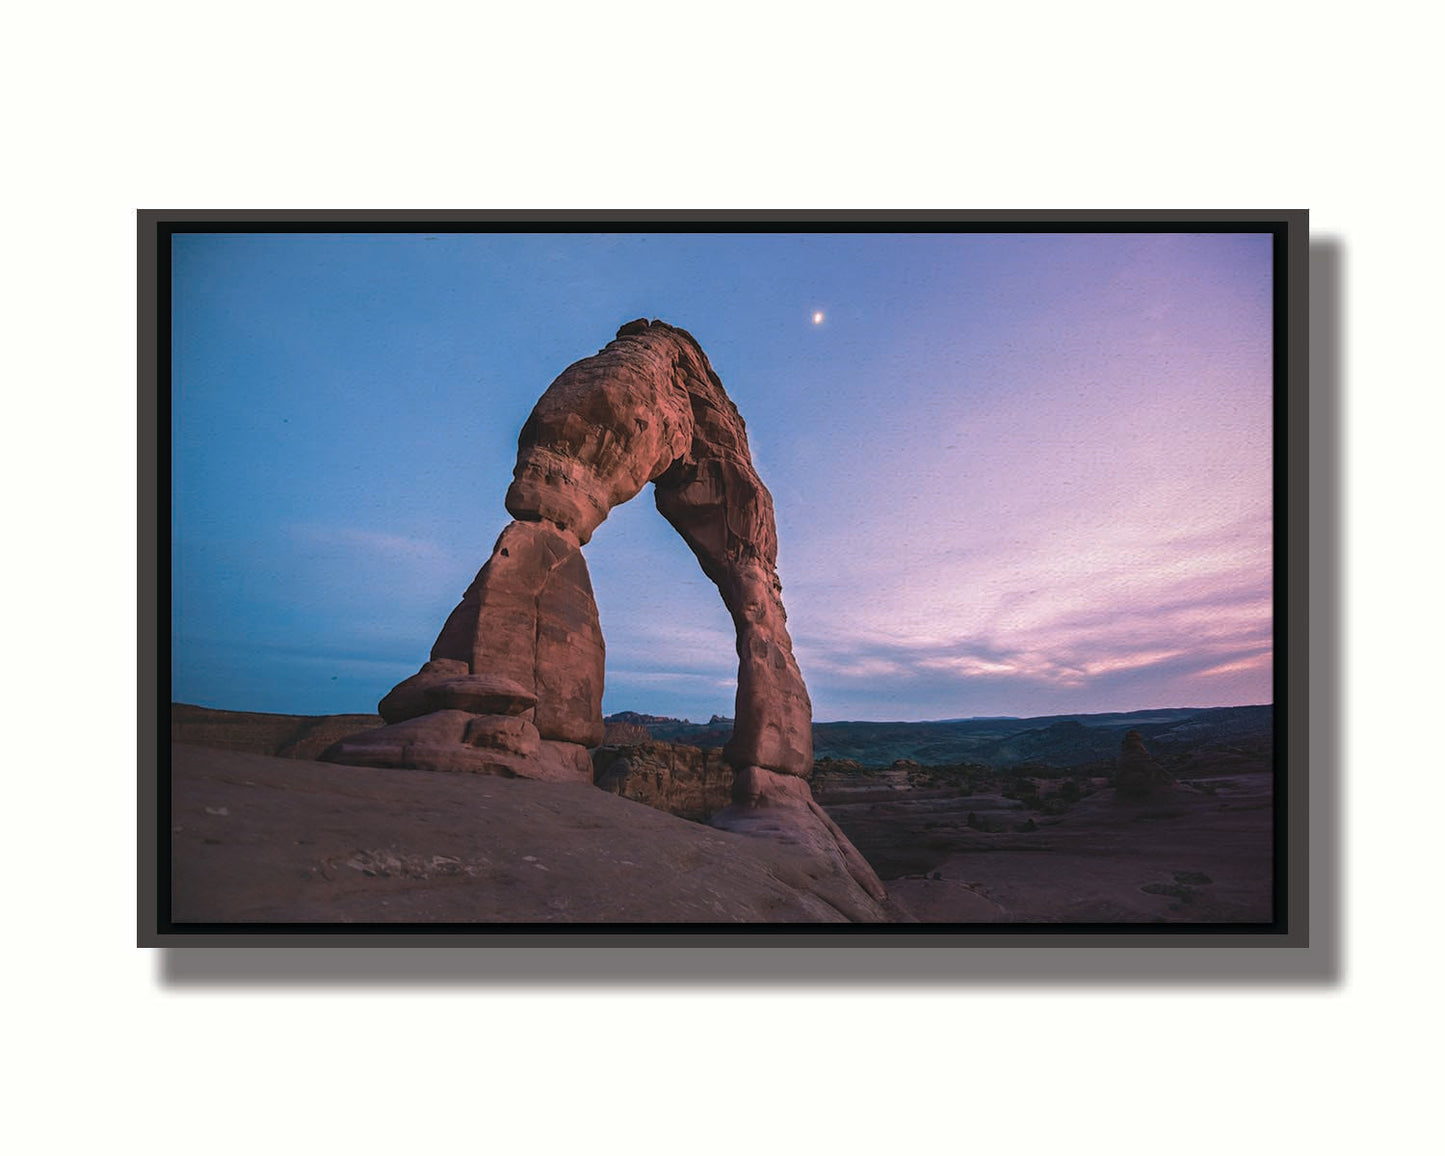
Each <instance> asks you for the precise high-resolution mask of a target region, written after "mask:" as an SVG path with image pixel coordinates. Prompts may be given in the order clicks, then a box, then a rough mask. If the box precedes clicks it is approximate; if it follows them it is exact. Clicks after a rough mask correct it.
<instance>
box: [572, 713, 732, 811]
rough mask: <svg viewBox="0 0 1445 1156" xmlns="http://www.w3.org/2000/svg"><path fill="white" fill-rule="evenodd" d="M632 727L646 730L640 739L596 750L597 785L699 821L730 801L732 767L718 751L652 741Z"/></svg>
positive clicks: (594, 763)
mask: <svg viewBox="0 0 1445 1156" xmlns="http://www.w3.org/2000/svg"><path fill="white" fill-rule="evenodd" d="M614 725H616V724H614ZM609 729H611V728H610V727H609ZM634 729H636V730H639V731H642V734H643V740H642V741H641V742H631V743H626V744H618V745H609V746H603V747H599V748H598V749H597V750H596V751H595V752H593V755H592V765H593V768H594V775H595V781H596V783H597V786H599V787H601V788H602V789H603V790H604V791H609V792H611V793H612V794H614V795H621V796H622V797H623V798H624V799H631V800H633V801H634V802H637V803H646V804H647V805H648V806H649V807H656V808H657V809H658V810H660V811H666V812H668V813H669V814H672V815H677V816H679V817H680V818H683V819H692V820H694V821H697V822H706V821H707V820H708V819H710V818H712V816H713V815H715V814H717V813H718V812H719V811H721V810H722V809H723V808H724V807H726V806H728V804H729V803H731V802H732V788H733V768H732V767H731V766H729V765H728V763H727V761H726V760H725V759H724V758H723V756H722V752H721V751H720V750H713V751H705V750H702V749H701V748H700V747H686V746H674V745H673V744H672V743H659V742H653V741H652V740H651V739H649V738H647V737H646V735H647V732H646V731H643V730H642V728H641V727H636V728H634Z"/></svg>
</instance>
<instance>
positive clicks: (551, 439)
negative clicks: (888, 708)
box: [322, 319, 883, 899]
mask: <svg viewBox="0 0 1445 1156" xmlns="http://www.w3.org/2000/svg"><path fill="white" fill-rule="evenodd" d="M649 482H651V483H652V485H653V496H654V500H655V502H656V504H657V509H658V511H659V512H660V513H661V514H662V516H663V517H664V518H666V519H667V521H668V522H669V523H670V524H671V525H672V526H673V528H674V529H675V530H676V531H677V532H678V534H680V535H681V536H682V538H683V540H684V541H685V542H686V543H687V544H688V546H689V548H690V549H691V550H692V552H693V554H694V555H695V556H696V557H697V560H698V563H699V564H700V565H701V567H702V570H703V573H705V574H706V575H707V576H708V578H710V579H711V580H712V581H713V583H714V584H715V585H716V586H717V588H718V591H719V593H720V594H721V596H722V600H723V604H724V605H725V606H726V607H727V609H728V612H729V614H730V615H731V616H732V620H733V625H734V628H735V630H736V633H737V655H738V680H737V681H738V686H737V697H736V709H735V712H734V713H735V720H734V721H733V723H732V734H731V737H730V738H729V739H728V741H727V745H726V747H725V749H724V752H723V757H724V759H725V760H726V763H727V765H728V766H729V767H731V768H732V769H733V771H734V772H735V776H734V777H735V784H734V790H733V794H732V798H733V802H732V804H731V805H730V806H728V807H725V808H724V809H723V810H722V811H721V812H719V813H718V814H717V815H715V816H714V817H713V819H712V822H713V824H714V825H715V826H719V827H724V828H727V829H731V830H737V831H744V832H748V833H754V834H767V835H770V836H773V837H778V838H784V839H791V840H793V841H795V842H799V843H802V844H804V845H808V846H815V847H816V848H818V849H820V850H822V851H825V852H826V854H827V855H828V856H829V857H830V858H832V859H833V860H834V861H835V863H837V864H838V865H840V866H841V867H843V868H846V870H847V871H848V873H849V874H850V875H851V876H852V877H853V879H854V880H856V882H857V885H858V886H859V887H861V888H862V889H863V890H864V891H866V892H867V893H868V895H870V896H872V897H873V898H875V899H881V898H882V897H883V887H882V884H881V883H880V882H879V881H878V878H877V876H876V875H875V874H874V873H873V871H872V869H871V868H869V867H868V865H867V864H866V863H865V862H863V860H862V857H861V856H859V855H858V853H857V852H856V851H855V850H853V848H852V846H851V844H848V842H847V839H846V837H844V836H843V835H842V833H841V832H840V831H838V830H837V828H836V827H834V826H832V824H831V822H830V821H829V820H827V818H826V816H825V815H823V814H822V812H821V810H820V809H819V808H818V807H817V804H816V803H814V802H813V801H812V796H811V794H810V792H809V790H808V785H807V782H806V777H807V776H808V774H809V772H810V771H811V769H812V766H813V736H812V711H813V708H812V703H811V701H810V699H809V697H808V692H807V688H806V687H805V686H804V684H803V677H802V674H801V673H800V672H799V670H798V664H797V662H796V660H795V659H794V657H793V644H792V639H791V638H790V637H789V635H788V631H787V626H786V621H787V615H786V613H785V612H784V610H783V602H782V583H781V582H780V581H779V579H778V573H777V553H778V540H777V529H776V525H775V522H774V517H773V500H772V496H771V495H770V494H769V493H768V490H767V487H766V486H764V485H763V483H762V480H761V479H760V478H759V477H758V474H757V471H756V470H755V469H754V468H753V463H752V456H751V453H750V452H749V449H748V441H747V433H746V430H745V428H744V425H743V420H742V418H741V416H740V415H739V414H738V411H737V407H736V406H735V405H734V404H733V402H732V401H731V399H730V398H729V397H728V396H727V394H726V392H725V391H724V390H723V386H722V382H721V381H720V380H719V378H718V376H717V374H716V373H715V372H714V371H713V368H712V366H711V365H710V364H709V362H708V359H707V356H706V354H704V353H703V351H702V348H701V346H699V345H698V343H697V341H696V340H695V339H694V338H693V337H692V336H691V335H690V334H689V333H687V332H686V331H685V330H682V329H678V328H675V327H673V326H671V325H668V324H666V323H664V322H661V321H651V322H649V321H647V320H646V319H638V320H636V321H632V322H629V323H628V324H626V325H624V326H622V328H621V329H619V330H618V332H617V337H616V339H615V340H614V341H612V342H611V343H610V344H609V345H607V346H606V347H605V348H604V349H602V350H601V351H600V352H598V353H597V354H596V355H595V356H593V357H588V358H585V359H583V360H582V361H579V362H576V363H575V364H574V365H571V366H569V367H568V368H567V369H566V370H564V371H563V372H562V374H561V376H559V377H558V378H557V379H556V380H555V381H554V382H553V383H552V384H551V385H550V386H549V387H548V388H547V390H546V392H545V393H543V395H542V397H541V398H540V399H539V400H538V402H537V404H536V406H535V407H534V408H533V410H532V414H531V416H530V417H529V418H528V419H527V421H526V424H525V425H524V426H523V427H522V431H521V435H520V436H519V438H518V443H517V464H516V467H515V469H514V470H513V480H512V484H511V487H510V488H509V489H508V490H507V495H506V508H507V510H508V512H509V513H511V515H512V517H513V518H514V519H515V520H514V521H513V522H512V523H511V524H510V525H509V526H507V527H506V528H505V529H504V530H503V531H502V533H501V536H500V537H499V538H498V539H497V541H496V544H495V545H494V546H493V548H492V553H491V556H490V558H489V559H488V560H487V562H486V564H485V565H483V566H482V568H481V570H480V571H478V573H477V576H476V578H475V579H474V580H473V582H472V584H471V585H470V586H469V587H468V589H467V591H466V593H465V594H464V595H463V596H462V600H461V602H460V603H459V604H458V605H457V607H456V609H454V610H453V611H452V613H451V615H450V617H448V618H447V620H446V622H445V624H444V625H443V626H442V629H441V633H440V634H439V635H438V636H437V639H436V642H435V643H434V644H433V646H432V650H431V659H430V661H429V662H427V663H426V664H425V665H424V666H423V667H422V668H421V670H420V671H418V672H417V673H416V674H414V675H413V676H411V678H409V679H406V680H405V681H404V682H402V683H400V684H399V685H398V686H396V687H395V688H394V689H393V690H392V691H391V692H390V693H388V694H387V695H386V697H385V698H383V699H382V702H381V705H380V708H379V709H380V713H381V715H382V717H383V719H384V720H385V722H386V724H387V725H385V726H383V727H379V728H376V729H373V730H368V731H365V732H363V733H360V734H356V735H352V736H349V737H347V738H345V739H342V740H341V741H340V742H338V743H336V744H335V745H334V746H332V747H330V748H329V749H328V750H327V751H326V752H325V754H324V755H323V756H322V757H323V758H324V759H326V760H328V761H331V762H337V763H347V764H353V765H361V766H380V767H408V768H416V769H420V770H435V771H467V772H475V773H481V774H493V775H505V776H518V777H522V778H531V779H545V780H560V781H583V782H590V781H592V778H593V762H592V759H591V757H590V755H589V753H588V751H589V748H595V747H597V746H598V745H599V744H601V743H602V742H603V740H604V739H605V738H606V727H605V725H604V722H603V718H602V709H601V708H602V687H603V677H604V656H605V653H606V646H605V643H604V641H603V637H602V630H601V627H600V624H599V621H598V616H597V604H596V602H595V600H594V598H593V594H592V585H591V581H590V578H589V576H588V571H587V563H586V561H585V559H584V558H583V555H582V550H581V548H582V547H583V546H584V545H586V544H587V542H588V541H590V539H591V537H592V534H593V532H594V531H595V530H596V529H597V527H598V525H599V524H601V522H602V521H603V520H604V519H605V518H606V517H607V515H608V513H609V512H610V511H611V510H612V509H613V508H614V507H616V506H618V505H620V504H622V503H623V502H627V501H630V500H631V499H632V498H634V497H636V496H637V494H638V493H639V492H641V490H642V488H643V487H644V486H646V485H647V484H648V483H649ZM621 721H627V722H634V723H636V724H637V725H643V724H642V723H641V721H640V719H637V720H621Z"/></svg>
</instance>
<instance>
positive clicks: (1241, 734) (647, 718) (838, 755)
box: [607, 705, 1274, 770]
mask: <svg viewBox="0 0 1445 1156" xmlns="http://www.w3.org/2000/svg"><path fill="white" fill-rule="evenodd" d="M607 721H608V722H632V723H637V724H638V725H641V726H643V727H644V728H645V729H646V730H647V731H648V733H649V734H651V735H652V737H653V738H654V739H658V740H661V741H665V742H671V743H682V744H686V745H688V746H696V747H720V746H722V745H724V744H725V743H726V742H727V741H728V739H729V738H730V737H731V735H732V725H731V721H730V720H728V719H723V718H719V717H718V716H716V715H715V716H713V719H712V720H711V721H709V722H708V723H691V722H688V721H686V720H685V719H674V718H665V717H662V716H658V715H640V714H637V713H636V712H633V711H624V712H622V713H621V714H616V715H611V716H609V718H608V720H607ZM1129 730H1137V731H1138V732H1139V734H1140V735H1141V736H1142V737H1143V739H1144V742H1145V743H1146V744H1147V745H1148V747H1149V749H1150V750H1151V751H1153V752H1154V753H1155V755H1156V757H1157V758H1159V759H1160V760H1161V762H1164V763H1165V764H1166V765H1180V764H1185V763H1189V762H1192V761H1195V760H1196V759H1197V757H1199V756H1200V754H1201V753H1207V754H1208V755H1209V756H1210V757H1211V758H1214V757H1217V756H1225V757H1233V758H1236V759H1239V760H1244V761H1246V762H1249V763H1256V762H1258V761H1259V760H1261V759H1262V760H1264V761H1266V762H1267V761H1268V760H1269V758H1270V755H1271V751H1272V744H1273V741H1274V739H1273V736H1274V708H1273V707H1272V706H1269V705H1264V706H1229V707H1204V708H1200V707H1174V708H1169V709H1164V710H1140V711H1127V712H1122V713H1112V714H1068V715H1046V716H1043V717H1041V718H972V719H950V720H948V721H945V722H830V723H814V724H813V753H814V756H815V757H816V758H819V759H824V758H832V759H851V760H853V761H854V762H857V763H861V764H863V765H864V766H886V765H888V764H890V763H893V762H896V761H897V760H899V759H906V760H910V761H912V762H916V763H920V764H923V765H925V766H941V765H953V764H960V763H975V764H982V765H984V766H988V767H991V768H994V769H997V770H1001V769H1005V768H1009V767H1017V766H1023V765H1027V764H1037V765H1041V766H1048V767H1079V766H1085V765H1088V764H1091V763H1098V762H1112V761H1113V760H1114V759H1117V758H1118V755H1119V747H1120V744H1121V743H1122V741H1123V738H1124V733H1125V732H1126V731H1129Z"/></svg>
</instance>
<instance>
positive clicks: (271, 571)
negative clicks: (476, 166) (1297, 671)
mask: <svg viewBox="0 0 1445 1156" xmlns="http://www.w3.org/2000/svg"><path fill="white" fill-rule="evenodd" d="M1271 266H1272V256H1271V238H1270V237H1269V236H1268V235H1267V234H1249V233H1198V234H1178V233H1119V234H1106V233H1003V234H989V233H942V234H940V233H921V234H904V233H835V234H828V233H796V234H787V233H759V234H738V233H718V234H683V233H678V234H667V233H653V234H648V233H615V234H598V233H592V234H564V233H547V234H522V233H494V232H478V233H447V232H434V231H433V232H427V231H421V230H419V231H417V232H415V233H388V234H346V233H318V234H298V233H275V234H268V233H236V234H224V233H189V234H177V235H176V236H175V237H174V238H173V249H172V397H171V449H172V463H171V464H172V471H171V472H172V477H171V482H172V486H171V510H170V515H171V529H172V535H171V538H172V576H171V597H172V640H171V651H172V653H171V660H172V663H171V664H172V686H171V698H172V699H173V700H174V701H178V702H189V703H197V704H201V705H206V706H214V707H221V708H225V709H231V710H252V711H274V712H280V713H287V714H328V713H340V712H368V711H371V710H374V709H375V705H376V702H377V701H378V700H379V699H380V698H381V697H382V695H384V694H385V693H386V692H387V691H388V690H390V689H391V687H392V686H393V685H395V684H396V683H397V682H399V681H401V680H402V679H404V678H406V677H408V676H409V675H411V674H413V673H415V672H416V670H417V669H418V668H419V667H420V665H421V664H422V663H423V662H425V661H426V659H427V656H428V652H429V650H430V648H431V644H432V642H433V640H434V639H435V637H436V635H437V632H438V631H439V630H440V629H441V625H442V623H443V621H444V620H445V618H446V616H447V614H448V613H449V612H450V610H451V608H452V607H453V606H454V605H455V604H456V603H457V601H458V600H459V599H460V597H461V594H462V592H463V591H464V590H465V589H466V587H467V585H468V584H469V582H470V581H471V579H472V577H473V576H474V574H475V573H476V570H477V568H478V567H479V566H480V565H481V564H482V562H484V561H485V560H486V558H487V556H488V555H489V553H490V550H491V546H492V543H493V542H494V541H495V539H496V537H497V535H498V534H499V533H500V532H501V531H502V529H503V528H504V527H505V526H506V525H507V524H508V522H509V521H510V520H511V519H510V515H508V514H507V512H506V510H505V508H504V506H503V498H504V495H505V493H506V489H507V486H508V484H509V482H510V480H511V472H512V467H513V465H514V463H515V457H516V440H517V434H518V432H519V431H520V429H521V427H522V424H523V422H524V421H525V420H526V418H527V415H528V413H529V412H530V411H531V408H532V406H533V404H534V403H535V402H536V400H537V398H538V397H539V396H540V395H541V394H542V392H543V391H544V390H545V389H546V387H547V386H548V384H550V382H551V381H552V380H553V379H554V378H555V377H556V376H557V375H558V374H559V373H561V372H562V370H563V369H565V368H566V367H567V366H568V365H570V364H571V363H572V362H574V361H577V360H579V359H581V358H584V357H588V356H590V355H592V354H594V353H596V352H597V351H598V350H599V349H601V348H602V347H603V346H604V345H606V344H607V342H608V341H610V340H611V339H612V337H613V334H614V333H615V331H616V329H617V327H618V326H619V325H621V324H623V323H624V322H626V321H630V320H632V319H633V318H636V317H644V316H645V317H656V318H661V319H662V320H665V321H667V322H669V323H671V324H674V325H678V326H681V327H683V328H685V329H687V330H688V331H689V332H690V333H692V334H693V336H695V337H696V338H697V339H698V341H699V342H700V344H701V345H702V347H703V349H704V350H706V352H707V354H708V357H709V359H710V360H711V362H712V365H713V367H714V369H716V371H717V372H718V375H719V376H720V378H721V379H722V382H723V386H724V388H725V389H726V390H727V392H728V394H729V396H730V397H731V398H732V399H733V401H734V402H735V403H736V404H737V406H738V409H739V411H740V413H741V414H742V417H743V419H744V421H745V422H746V424H747V429H748V438H749V442H750V444H751V447H752V452H753V458H754V463H755V465H756V466H757V469H758V472H759V474H760V475H761V477H762V479H763V481H764V483H765V484H766V485H767V486H768V488H769V489H770V490H771V492H772V495H773V499H774V504H775V507H776V513H777V523H778V538H779V555H778V570H779V574H780V576H781V578H782V583H783V601H784V604H785V606H786V607H787V612H788V627H789V630H790V632H791V634H792V637H793V643H794V650H795V653H796V655H797V659H798V664H799V667H800V669H801V670H802V674H803V678H804V681H805V682H806V683H807V686H808V690H809V693H810V695H811V697H812V700H813V708H814V717H815V719H816V720H817V721H835V720H843V719H854V720H862V719H872V720H921V719H945V718H964V717H972V716H981V715H1015V716H1020V717H1033V716H1039V715H1046V714H1058V713H1077V712H1099V711H1127V710H1142V709H1150V708H1156V707H1171V706H1199V707H1203V706H1227V705H1239V704H1246V703H1267V702H1270V701H1271V700H1272V677H1273V674H1272V671H1273V667H1272V663H1273V653H1272V617H1271V615H1272V605H1271V590H1272V570H1271V565H1272V562H1271V549H1272V546H1271V543H1272V521H1271V519H1272V506H1273V502H1272V489H1271V487H1272V464H1271V452H1272V440H1273V439H1272V424H1271V423H1272V412H1273V400H1272V346H1271V333H1272V314H1271V309H1272V304H1271V303H1272V285H1271ZM584 554H585V555H586V558H587V562H588V566H589V568H590V571H591V576H592V584H593V588H594V591H595V593H596V597H597V603H598V611H599V615H600V618H601V624H602V631H603V634H604V636H605V638H606V642H607V676H606V690H605V692H604V697H603V710H604V712H605V713H608V714H611V713H614V712H616V711H619V710H637V711H642V712H645V713H652V714H662V715H671V716H674V717H684V718H689V719H692V720H694V721H699V720H702V721H706V720H707V719H708V718H709V717H710V716H711V715H713V714H720V715H729V716H730V715H731V714H732V713H733V696H734V693H735V691H736V673H737V656H736V652H735V650H734V634H733V629H732V623H731V621H730V619H729V617H728V615H727V612H726V610H725V609H724V607H723V605H722V602H721V599H720V598H719V596H718V594H717V592H716V589H715V588H714V587H713V586H712V584H711V583H710V582H708V580H707V579H706V578H705V577H704V575H703V574H702V572H701V571H700V570H699V568H698V566H697V563H696V561H695V560H694V559H693V557H692V555H691V553H690V552H689V551H688V549H687V547H686V546H685V545H684V543H683V542H682V540H681V539H680V538H679V537H678V536H677V535H676V533H675V532H674V531H673V530H672V529H671V527H669V526H668V525H667V524H666V522H665V521H664V520H663V519H662V517H661V516H660V515H659V514H658V513H657V511H656V509H655V508H654V506H653V503H652V499H651V488H650V487H648V488H647V489H646V490H645V491H644V492H643V493H642V494H641V495H639V496H638V497H637V498H636V499H634V500H633V501H632V502H630V503H628V504H626V505H624V506H621V507H619V508H617V509H616V510H614V511H613V512H612V514H611V515H610V516H609V518H608V519H607V521H605V522H604V523H603V524H602V525H601V526H600V527H599V528H598V530H597V532H596V534H595V535H594V537H593V539H592V541H591V543H589V544H588V545H587V546H586V547H585V548H584Z"/></svg>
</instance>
